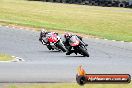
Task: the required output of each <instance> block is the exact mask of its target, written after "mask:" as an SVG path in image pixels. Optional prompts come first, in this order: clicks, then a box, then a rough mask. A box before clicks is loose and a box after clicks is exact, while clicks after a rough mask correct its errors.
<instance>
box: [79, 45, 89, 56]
mask: <svg viewBox="0 0 132 88" xmlns="http://www.w3.org/2000/svg"><path fill="white" fill-rule="evenodd" d="M79 50H80V52H82V53H83V56H87V57H89V53H88V52H87V50H84V49H83V48H82V47H79Z"/></svg>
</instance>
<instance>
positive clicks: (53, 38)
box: [42, 32, 66, 52]
mask: <svg viewBox="0 0 132 88" xmlns="http://www.w3.org/2000/svg"><path fill="white" fill-rule="evenodd" d="M43 41H46V42H47V43H46V46H47V48H48V49H49V50H59V51H63V52H66V49H65V46H64V45H63V43H62V41H61V38H60V37H59V36H58V35H56V34H55V33H52V32H51V33H48V34H47V35H46V37H43V38H42V42H43Z"/></svg>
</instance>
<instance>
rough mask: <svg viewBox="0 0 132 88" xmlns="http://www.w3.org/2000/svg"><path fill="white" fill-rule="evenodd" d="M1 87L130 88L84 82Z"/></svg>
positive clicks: (130, 86)
mask: <svg viewBox="0 0 132 88" xmlns="http://www.w3.org/2000/svg"><path fill="white" fill-rule="evenodd" d="M2 88H132V85H131V84H86V85H84V86H80V85H78V84H76V83H52V84H51V83H46V84H8V85H6V86H3V87H2Z"/></svg>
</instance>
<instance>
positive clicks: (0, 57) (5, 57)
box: [0, 54, 13, 61]
mask: <svg viewBox="0 0 132 88" xmlns="http://www.w3.org/2000/svg"><path fill="white" fill-rule="evenodd" d="M12 59H13V57H11V56H10V55H7V54H0V61H8V60H12Z"/></svg>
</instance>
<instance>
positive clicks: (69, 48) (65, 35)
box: [63, 33, 88, 55]
mask: <svg viewBox="0 0 132 88" xmlns="http://www.w3.org/2000/svg"><path fill="white" fill-rule="evenodd" d="M72 36H73V34H70V33H65V34H64V38H65V41H63V43H64V45H65V47H66V49H67V53H66V55H70V54H71V53H73V52H74V51H72V50H71V48H72V47H71V46H70V44H69V39H70V38H71V37H72ZM74 36H77V37H78V38H79V39H80V41H81V43H82V44H83V45H85V46H88V44H85V43H84V42H83V40H82V37H81V36H79V35H74Z"/></svg>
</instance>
